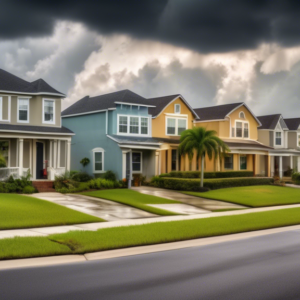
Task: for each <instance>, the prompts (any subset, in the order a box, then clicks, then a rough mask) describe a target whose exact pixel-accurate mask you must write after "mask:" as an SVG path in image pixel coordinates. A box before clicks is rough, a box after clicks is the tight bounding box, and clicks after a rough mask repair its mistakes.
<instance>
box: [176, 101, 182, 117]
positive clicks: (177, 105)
mask: <svg viewBox="0 0 300 300" xmlns="http://www.w3.org/2000/svg"><path fill="white" fill-rule="evenodd" d="M176 107H179V112H177V111H176ZM174 113H175V114H176V115H180V114H181V105H180V104H179V103H175V104H174Z"/></svg>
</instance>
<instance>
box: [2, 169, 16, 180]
mask: <svg viewBox="0 0 300 300" xmlns="http://www.w3.org/2000/svg"><path fill="white" fill-rule="evenodd" d="M10 176H13V178H18V177H19V168H15V167H14V168H0V181H4V180H6V179H8V178H9V177H10Z"/></svg>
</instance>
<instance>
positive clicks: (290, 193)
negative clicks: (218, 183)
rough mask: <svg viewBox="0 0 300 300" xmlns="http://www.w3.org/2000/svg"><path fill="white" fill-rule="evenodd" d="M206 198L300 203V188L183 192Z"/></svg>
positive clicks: (249, 203)
mask: <svg viewBox="0 0 300 300" xmlns="http://www.w3.org/2000/svg"><path fill="white" fill-rule="evenodd" d="M183 193H184V194H187V195H192V196H197V197H201V198H206V199H213V200H222V201H226V202H231V203H236V204H241V205H245V206H249V207H265V206H276V205H289V204H300V189H295V188H290V187H282V186H272V185H261V186H246V187H235V188H226V189H220V190H213V191H209V192H205V193H199V192H183Z"/></svg>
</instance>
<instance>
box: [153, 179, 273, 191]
mask: <svg viewBox="0 0 300 300" xmlns="http://www.w3.org/2000/svg"><path fill="white" fill-rule="evenodd" d="M273 183H274V179H273V178H259V177H250V178H219V179H204V187H205V188H209V189H211V190H215V189H221V188H230V187H238V186H251V185H271V184H273ZM150 185H152V186H156V187H160V188H165V189H172V190H181V191H198V190H199V189H200V179H187V178H169V177H166V178H165V177H159V176H155V177H153V178H152V180H151V182H150Z"/></svg>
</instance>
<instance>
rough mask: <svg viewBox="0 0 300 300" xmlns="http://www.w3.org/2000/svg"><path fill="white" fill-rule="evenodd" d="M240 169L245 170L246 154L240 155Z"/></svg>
mask: <svg viewBox="0 0 300 300" xmlns="http://www.w3.org/2000/svg"><path fill="white" fill-rule="evenodd" d="M240 170H247V156H246V155H241V156H240Z"/></svg>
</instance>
